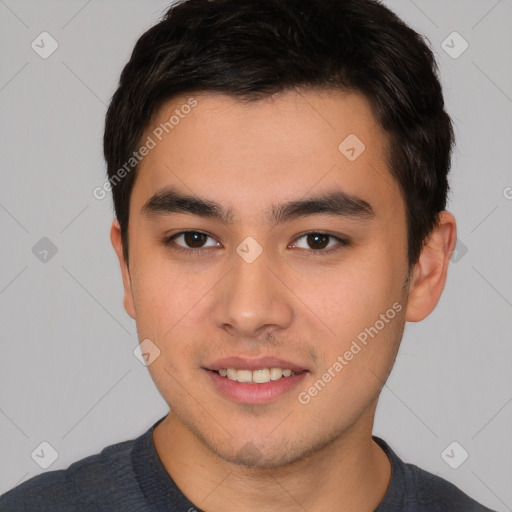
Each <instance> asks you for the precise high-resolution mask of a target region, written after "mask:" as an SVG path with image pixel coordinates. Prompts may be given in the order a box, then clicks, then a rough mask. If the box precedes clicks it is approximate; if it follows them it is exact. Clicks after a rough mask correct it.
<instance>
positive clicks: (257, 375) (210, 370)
mask: <svg viewBox="0 0 512 512" xmlns="http://www.w3.org/2000/svg"><path fill="white" fill-rule="evenodd" d="M203 370H205V371H206V373H207V375H208V376H209V377H210V381H211V382H212V384H213V386H214V389H215V391H216V392H217V393H219V394H220V395H221V396H222V397H223V398H227V399H229V400H230V401H234V402H237V403H244V404H264V403H268V402H271V401H274V400H276V399H277V398H278V397H281V396H282V395H284V394H286V393H289V392H290V391H291V390H292V389H293V388H295V387H296V386H297V385H298V384H299V382H301V381H302V380H303V379H304V378H305V376H306V375H307V374H308V373H309V370H307V369H306V368H304V367H302V366H300V365H298V364H296V363H292V362H290V361H285V360H283V359H277V358H273V357H265V358H258V359H246V358H239V357H234V358H225V359H221V360H218V361H216V362H214V363H211V364H208V365H207V366H206V367H203Z"/></svg>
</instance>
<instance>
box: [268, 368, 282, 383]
mask: <svg viewBox="0 0 512 512" xmlns="http://www.w3.org/2000/svg"><path fill="white" fill-rule="evenodd" d="M282 376H283V370H281V368H270V380H278V379H280V378H281V377H282Z"/></svg>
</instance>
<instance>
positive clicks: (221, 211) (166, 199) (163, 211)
mask: <svg viewBox="0 0 512 512" xmlns="http://www.w3.org/2000/svg"><path fill="white" fill-rule="evenodd" d="M173 213H185V214H192V215H198V216H201V217H207V218H212V219H215V220H218V221H220V222H222V223H224V224H233V223H234V213H233V210H232V209H231V208H229V207H226V206H224V205H222V204H220V203H217V202H215V201H212V200H210V199H206V198H202V197H198V196H194V195H188V194H183V193H182V192H180V191H179V190H178V189H176V188H175V187H166V188H164V189H162V190H159V191H158V192H156V193H155V194H154V195H153V196H152V197H151V198H150V199H148V201H146V203H145V204H144V206H143V207H142V208H141V214H142V215H144V216H146V217H155V216H161V215H170V214H173ZM265 214H266V219H267V221H268V222H269V223H281V222H287V221H291V220H294V219H297V218H300V217H305V216H309V215H318V214H324V215H334V216H338V217H346V218H351V219H371V218H373V217H375V211H374V209H373V208H372V206H371V204H370V203H368V202H367V201H365V200H364V199H361V198H359V197H356V196H354V195H351V194H348V193H346V192H343V191H342V190H333V191H328V192H325V193H322V194H318V195H315V196H312V197H309V198H307V199H297V200H293V201H288V202H285V203H282V204H278V205H270V207H269V208H268V210H266V212H265Z"/></svg>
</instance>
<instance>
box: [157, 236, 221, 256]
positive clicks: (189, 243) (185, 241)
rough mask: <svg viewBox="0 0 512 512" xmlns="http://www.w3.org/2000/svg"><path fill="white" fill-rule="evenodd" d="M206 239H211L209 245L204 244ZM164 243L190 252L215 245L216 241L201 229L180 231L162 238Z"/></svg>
mask: <svg viewBox="0 0 512 512" xmlns="http://www.w3.org/2000/svg"><path fill="white" fill-rule="evenodd" d="M208 239H211V240H212V242H210V244H209V245H206V243H207V242H208ZM164 245H165V246H167V247H171V248H172V249H175V250H179V251H189V252H192V251H194V249H204V248H209V247H216V246H217V245H218V242H217V241H216V240H215V239H214V238H212V237H211V236H210V235H207V234H206V233H203V232H201V231H181V232H180V233H176V234H175V235H172V236H171V237H168V238H166V239H165V240H164Z"/></svg>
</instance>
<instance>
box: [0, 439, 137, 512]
mask: <svg viewBox="0 0 512 512" xmlns="http://www.w3.org/2000/svg"><path fill="white" fill-rule="evenodd" d="M135 441H136V440H129V441H123V442H121V443H117V444H113V445H110V446H107V447H106V448H104V449H103V450H102V451H101V452H100V453H97V454H94V455H90V456H88V457H85V458H83V459H81V460H78V461H76V462H74V463H73V464H71V465H70V466H69V467H68V468H67V469H60V470H54V471H48V472H46V473H43V474H41V475H36V476H34V477H33V478H31V479H29V480H27V481H26V482H23V483H22V484H20V485H18V486H16V487H14V488H13V489H11V490H9V491H8V492H6V493H5V494H3V495H2V496H0V510H2V512H24V511H27V512H29V511H30V512H39V511H41V512H43V511H50V510H51V511H52V512H65V511H66V512H68V511H72V510H73V511H87V512H97V511H100V510H102V508H100V506H99V505H97V503H99V502H101V503H102V504H105V503H111V505H112V506H113V508H112V509H111V510H123V509H124V508H123V506H122V499H123V498H125V497H126V496H129V494H130V489H133V488H134V487H136V486H134V485H133V482H134V481H135V480H136V479H135V477H134V475H133V471H132V469H131V460H130V459H131V450H132V448H133V445H134V443H135ZM118 507H119V508H118ZM124 510H126V509H124Z"/></svg>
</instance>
